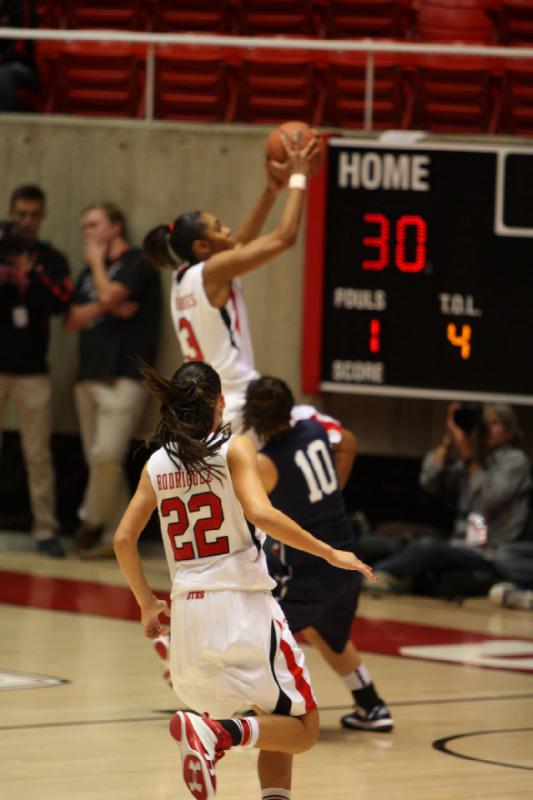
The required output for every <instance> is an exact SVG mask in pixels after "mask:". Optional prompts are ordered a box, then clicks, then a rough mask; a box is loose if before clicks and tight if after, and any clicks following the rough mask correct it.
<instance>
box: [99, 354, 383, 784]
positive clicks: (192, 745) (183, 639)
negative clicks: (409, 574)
mask: <svg viewBox="0 0 533 800" xmlns="http://www.w3.org/2000/svg"><path fill="white" fill-rule="evenodd" d="M144 376H145V379H146V382H147V385H148V388H149V389H150V390H151V391H152V392H153V393H154V394H155V395H156V396H157V397H158V398H159V400H160V402H161V419H160V422H159V425H158V428H157V431H156V440H157V441H158V443H159V444H160V445H161V448H160V449H159V450H158V451H157V452H156V453H155V454H154V455H153V456H152V457H151V458H150V459H149V461H148V463H147V464H146V465H145V468H144V470H143V473H142V476H141V479H140V481H139V485H138V488H137V491H136V493H135V495H134V497H133V498H132V500H131V502H130V504H129V506H128V509H127V510H126V512H125V514H124V517H123V518H122V520H121V522H120V525H119V527H118V529H117V532H116V534H115V552H116V555H117V558H118V561H119V564H120V567H121V569H122V572H123V574H124V576H125V577H126V580H127V581H128V583H129V585H130V587H131V590H132V592H133V594H134V595H135V598H136V600H137V602H138V604H139V607H140V609H141V622H142V626H143V628H144V631H145V634H146V635H147V636H148V637H149V638H155V637H157V636H158V635H159V634H160V633H161V630H162V625H161V622H160V615H161V614H166V615H168V607H167V605H166V603H165V602H164V601H162V600H158V599H157V598H156V597H155V595H154V594H153V592H152V591H151V589H150V587H149V585H148V583H147V581H146V578H145V575H144V572H143V570H142V565H141V561H140V558H139V552H138V547H137V542H138V539H139V536H140V534H141V532H142V530H143V528H144V527H145V525H146V523H147V522H148V520H149V518H150V516H151V514H152V512H153V511H154V510H155V508H157V509H158V513H159V518H160V524H161V531H162V535H163V541H164V543H165V552H166V555H167V559H168V564H169V569H170V574H171V578H172V590H171V633H172V636H171V658H170V663H171V672H172V682H173V686H174V688H175V690H176V692H177V693H178V694H179V697H180V698H181V699H182V700H184V701H185V702H186V703H188V704H189V706H190V707H191V708H192V709H193V710H194V711H196V712H199V713H201V712H206V711H207V712H209V713H210V714H212V715H214V716H215V717H218V719H212V718H211V717H209V716H207V715H206V714H205V713H204V714H203V715H202V716H200V715H198V714H195V713H191V712H185V711H178V712H177V713H176V714H175V715H174V717H173V718H172V720H171V723H170V730H171V734H172V736H173V737H174V738H175V739H176V740H177V741H178V743H179V744H180V748H181V754H182V774H183V777H184V780H185V783H186V785H187V787H188V789H189V791H190V792H191V794H192V795H193V797H195V798H196V800H205V799H206V798H211V797H214V795H215V792H216V778H215V763H216V761H217V759H218V758H220V757H221V756H222V755H223V753H224V751H225V750H229V749H230V747H232V746H249V747H256V748H258V749H259V750H260V751H261V752H260V755H259V760H258V771H259V778H260V783H261V788H262V796H263V797H265V796H267V795H268V796H270V797H273V798H279V800H289V799H290V786H291V769H292V756H293V754H295V753H300V752H303V751H305V750H307V749H309V748H310V747H312V746H313V744H314V743H315V741H316V739H317V735H318V725H319V722H318V712H317V709H316V701H315V698H314V695H313V691H312V688H311V685H310V682H309V675H308V673H307V670H306V668H305V663H304V658H303V654H302V652H301V650H300V649H299V647H298V646H297V644H296V642H295V641H294V639H293V637H292V635H291V633H290V631H289V628H288V625H287V622H286V619H285V617H284V615H283V613H282V612H281V610H280V608H279V606H278V604H277V603H276V602H275V600H274V599H273V598H272V596H271V593H270V590H271V588H272V586H273V581H272V579H271V578H270V576H269V575H268V572H267V569H266V564H265V559H264V556H263V554H262V549H261V541H260V539H259V538H258V537H257V536H256V535H255V526H260V527H261V529H263V530H265V531H267V533H268V534H269V535H271V536H273V537H275V538H277V539H278V540H279V541H282V542H284V543H286V544H288V545H290V546H291V547H294V548H297V549H300V550H303V551H305V552H308V553H312V554H313V555H315V556H317V557H319V558H322V559H325V560H326V561H327V562H328V563H329V564H332V565H335V566H337V567H339V568H342V569H347V570H357V571H360V572H362V573H363V574H365V575H367V576H368V577H372V571H371V569H370V568H369V567H367V566H366V565H365V564H363V563H362V562H360V561H359V560H358V559H357V558H356V557H355V556H354V554H353V553H349V552H346V551H341V550H335V549H334V548H332V547H331V546H330V545H328V544H325V543H324V542H320V541H319V540H318V539H315V537H313V536H312V535H311V534H310V533H308V532H307V531H305V530H303V529H302V528H301V527H300V526H299V525H297V524H296V523H295V522H293V521H292V520H291V519H289V517H287V516H285V515H284V514H282V513H281V512H280V511H277V510H276V509H274V508H273V507H272V505H271V504H270V501H269V500H268V497H267V495H266V493H265V491H264V489H263V486H262V484H261V480H260V477H259V473H258V470H257V456H256V452H255V448H254V446H253V444H252V443H251V441H250V440H249V439H248V438H247V437H246V436H236V437H232V438H230V432H229V429H228V427H227V426H226V427H223V426H222V413H223V409H224V397H223V395H222V393H221V383H220V378H219V376H218V375H217V373H216V372H215V371H214V370H213V369H212V367H210V366H209V365H208V364H205V363H204V362H193V363H187V364H184V365H183V366H182V367H180V369H179V370H178V371H177V372H176V373H175V375H174V376H173V378H172V380H170V381H167V380H165V379H163V378H161V377H160V376H159V375H158V374H157V373H156V372H155V371H154V370H152V369H151V368H148V367H146V368H145V369H144ZM245 708H252V709H254V710H255V711H256V713H257V716H255V717H248V716H247V717H232V716H231V714H233V713H234V712H235V711H237V710H239V709H241V710H242V709H245Z"/></svg>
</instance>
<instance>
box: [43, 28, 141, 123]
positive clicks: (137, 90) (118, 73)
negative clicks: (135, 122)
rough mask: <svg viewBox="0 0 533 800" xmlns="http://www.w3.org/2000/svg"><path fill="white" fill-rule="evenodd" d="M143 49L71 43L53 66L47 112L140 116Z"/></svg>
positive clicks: (124, 45) (132, 46)
mask: <svg viewBox="0 0 533 800" xmlns="http://www.w3.org/2000/svg"><path fill="white" fill-rule="evenodd" d="M144 52H145V48H144V47H143V46H135V45H130V44H123V43H119V42H113V43H106V42H74V43H72V44H66V45H64V46H63V48H62V51H61V54H60V55H59V58H58V62H57V71H56V77H55V80H54V87H53V89H54V91H53V96H52V99H51V103H50V106H51V107H50V110H51V111H55V112H57V113H66V114H80V115H88V116H105V117H138V116H142V113H143V104H144V63H143V62H144Z"/></svg>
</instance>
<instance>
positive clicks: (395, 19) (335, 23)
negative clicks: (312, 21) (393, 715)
mask: <svg viewBox="0 0 533 800" xmlns="http://www.w3.org/2000/svg"><path fill="white" fill-rule="evenodd" d="M405 10H406V7H405V5H403V4H402V2H401V0H330V2H327V3H325V5H324V13H325V26H326V35H327V36H329V37H332V38H337V39H353V38H367V37H373V38H375V37H382V38H394V37H403V35H404V32H405V27H406V21H407V18H406V15H405Z"/></svg>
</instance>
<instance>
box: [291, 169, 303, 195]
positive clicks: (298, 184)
mask: <svg viewBox="0 0 533 800" xmlns="http://www.w3.org/2000/svg"><path fill="white" fill-rule="evenodd" d="M306 187H307V175H304V174H303V172H293V173H292V175H291V177H290V178H289V189H302V190H304V191H305V189H306Z"/></svg>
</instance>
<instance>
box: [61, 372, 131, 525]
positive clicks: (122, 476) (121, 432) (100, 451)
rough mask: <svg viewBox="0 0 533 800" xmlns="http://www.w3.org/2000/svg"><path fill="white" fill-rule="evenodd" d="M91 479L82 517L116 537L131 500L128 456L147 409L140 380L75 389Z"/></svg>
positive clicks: (85, 383) (95, 383)
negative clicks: (115, 533) (125, 466)
mask: <svg viewBox="0 0 533 800" xmlns="http://www.w3.org/2000/svg"><path fill="white" fill-rule="evenodd" d="M74 394H75V398H76V406H77V409H78V416H79V420H80V432H81V441H82V445H83V452H84V455H85V460H86V462H87V466H88V467H89V481H88V483H87V488H86V490H85V495H84V498H83V503H82V505H81V508H80V509H79V512H78V515H79V517H80V519H82V520H84V521H85V522H88V523H89V524H90V525H94V526H100V525H102V526H103V527H104V537H103V538H104V540H110V539H111V537H112V535H113V533H114V531H115V529H116V527H117V525H118V523H119V521H120V518H121V517H122V514H123V513H124V511H125V510H126V506H127V505H128V503H129V500H130V490H129V486H128V481H127V477H126V473H125V470H124V459H125V457H126V454H127V452H128V447H129V444H130V441H131V439H132V438H133V436H134V435H135V434H136V432H137V427H138V425H139V422H140V418H141V415H142V412H143V409H144V404H145V401H146V392H145V389H144V387H143V386H142V384H141V383H140V382H139V381H134V380H131V379H129V378H118V379H117V380H115V381H109V382H104V381H80V382H79V383H77V384H76V386H75V387H74Z"/></svg>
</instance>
